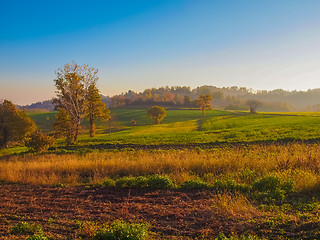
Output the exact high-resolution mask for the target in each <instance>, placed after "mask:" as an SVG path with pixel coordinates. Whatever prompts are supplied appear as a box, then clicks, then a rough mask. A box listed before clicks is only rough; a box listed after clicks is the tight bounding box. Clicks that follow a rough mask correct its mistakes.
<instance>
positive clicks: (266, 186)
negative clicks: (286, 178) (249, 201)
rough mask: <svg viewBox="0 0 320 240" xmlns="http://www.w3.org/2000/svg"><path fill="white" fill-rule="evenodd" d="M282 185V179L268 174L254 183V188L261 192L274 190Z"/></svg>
mask: <svg viewBox="0 0 320 240" xmlns="http://www.w3.org/2000/svg"><path fill="white" fill-rule="evenodd" d="M280 187H281V180H280V178H278V177H276V176H266V177H264V178H261V179H260V180H258V181H256V182H254V183H253V189H254V190H257V191H260V192H272V191H274V190H276V189H279V188H280Z"/></svg>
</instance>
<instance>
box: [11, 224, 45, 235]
mask: <svg viewBox="0 0 320 240" xmlns="http://www.w3.org/2000/svg"><path fill="white" fill-rule="evenodd" d="M41 232H42V226H41V225H36V224H33V223H28V222H21V223H18V224H16V225H14V226H12V227H11V228H10V233H11V234H21V235H30V234H35V233H41Z"/></svg>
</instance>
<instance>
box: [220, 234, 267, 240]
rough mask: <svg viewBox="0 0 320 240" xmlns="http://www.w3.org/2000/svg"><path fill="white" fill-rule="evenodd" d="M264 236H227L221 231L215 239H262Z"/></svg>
mask: <svg viewBox="0 0 320 240" xmlns="http://www.w3.org/2000/svg"><path fill="white" fill-rule="evenodd" d="M261 239H262V238H259V237H257V236H254V235H251V234H249V235H241V236H240V237H226V235H224V234H223V233H220V234H219V236H218V237H216V238H215V240H261Z"/></svg>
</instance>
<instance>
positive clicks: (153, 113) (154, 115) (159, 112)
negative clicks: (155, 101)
mask: <svg viewBox="0 0 320 240" xmlns="http://www.w3.org/2000/svg"><path fill="white" fill-rule="evenodd" d="M166 115H167V111H166V110H165V109H164V107H159V106H153V107H152V108H149V110H148V117H149V118H150V119H152V120H153V121H154V123H155V124H159V123H160V122H161V121H162V120H163V119H164V118H165V116H166Z"/></svg>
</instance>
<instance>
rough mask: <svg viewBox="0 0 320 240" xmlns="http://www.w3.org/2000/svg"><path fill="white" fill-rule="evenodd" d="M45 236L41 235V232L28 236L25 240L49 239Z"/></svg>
mask: <svg viewBox="0 0 320 240" xmlns="http://www.w3.org/2000/svg"><path fill="white" fill-rule="evenodd" d="M49 239H50V238H48V237H47V236H44V235H41V234H35V235H32V236H30V237H28V238H27V239H26V240H49Z"/></svg>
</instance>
